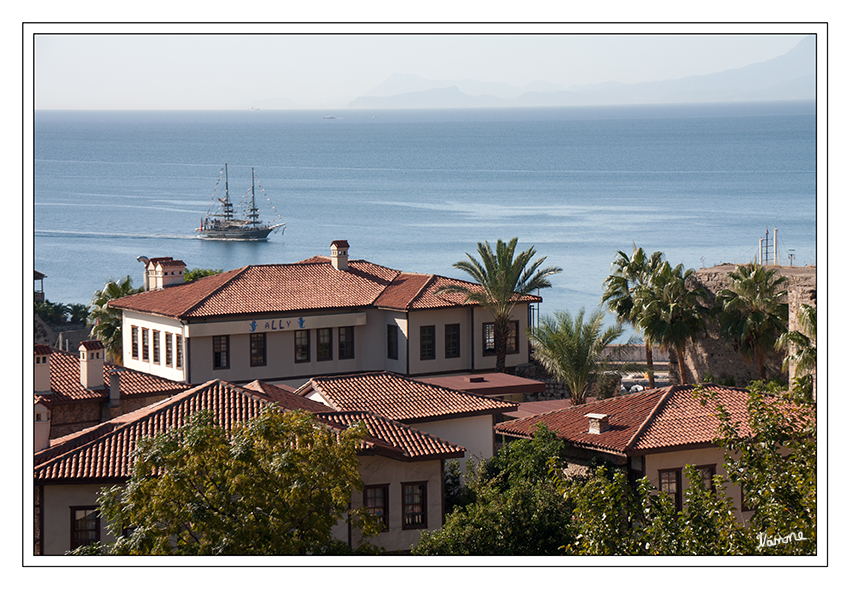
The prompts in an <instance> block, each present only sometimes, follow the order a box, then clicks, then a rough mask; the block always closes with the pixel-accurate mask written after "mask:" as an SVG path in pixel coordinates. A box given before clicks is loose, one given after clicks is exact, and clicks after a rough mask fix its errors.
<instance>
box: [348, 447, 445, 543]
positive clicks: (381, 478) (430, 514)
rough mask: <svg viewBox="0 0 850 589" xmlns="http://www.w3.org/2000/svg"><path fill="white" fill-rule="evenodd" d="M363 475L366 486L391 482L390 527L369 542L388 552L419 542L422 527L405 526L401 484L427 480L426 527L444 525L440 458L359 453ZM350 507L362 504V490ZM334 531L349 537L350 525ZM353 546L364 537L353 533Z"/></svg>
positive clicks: (430, 528)
mask: <svg viewBox="0 0 850 589" xmlns="http://www.w3.org/2000/svg"><path fill="white" fill-rule="evenodd" d="M358 460H359V461H360V476H361V478H362V479H363V484H364V485H367V486H368V485H389V487H388V489H389V510H388V514H389V528H388V530H387V531H386V532H382V533H381V534H379V535H378V536H377V537H372V538H369V539H367V541H368V542H369V543H370V544H372V545H374V546H379V547H381V548H383V549H385V550H388V551H406V550H410V548H411V547H412V546H415V545H416V544H417V543H418V542H419V536H420V534H421V533H422V531H423V530H422V529H413V530H405V529H403V526H402V517H403V512H402V483H417V482H425V483H427V493H428V503H427V522H428V527H427V528H426V529H427V530H436V529H438V528H440V527H441V526H442V525H443V487H442V485H443V482H442V468H441V461H440V460H427V461H421V462H400V461H398V460H392V459H390V458H386V457H383V456H360V457H359V458H358ZM351 506H352V508H354V509H357V508H359V507H362V506H363V493H353V494H352V498H351ZM334 534H335V536H336V537H337V538H339V539H340V540H343V541H347V539H348V526H347V525H345V524H340V525H338V526H337V527H336V528H335V530H334ZM351 540H352V546H355V547H356V546H357V544H358V542H359V541H360V540H361V537H360V535H359V533H358V532H357V531H354V532H352V536H351Z"/></svg>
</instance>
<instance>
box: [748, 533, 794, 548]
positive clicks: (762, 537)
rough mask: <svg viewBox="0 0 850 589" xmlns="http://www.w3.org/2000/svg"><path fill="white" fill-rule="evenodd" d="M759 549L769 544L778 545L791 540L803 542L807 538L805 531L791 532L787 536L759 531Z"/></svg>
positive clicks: (769, 545)
mask: <svg viewBox="0 0 850 589" xmlns="http://www.w3.org/2000/svg"><path fill="white" fill-rule="evenodd" d="M758 539H759V550H761V549H762V548H764V547H765V546H767V547H768V548H770V547H771V546H778V545H779V544H788V543H789V542H792V541H793V542H802V541H803V540H805V539H806V538H805V536H803V532H791V533H790V534H788V535H787V536H780V535H779V534H777V535H775V536H768V535H767V534H766V533H764V532H759V535H758Z"/></svg>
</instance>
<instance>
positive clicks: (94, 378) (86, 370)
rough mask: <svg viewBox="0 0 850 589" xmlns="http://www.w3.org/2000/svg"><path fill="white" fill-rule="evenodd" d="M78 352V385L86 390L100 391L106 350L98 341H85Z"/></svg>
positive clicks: (102, 383)
mask: <svg viewBox="0 0 850 589" xmlns="http://www.w3.org/2000/svg"><path fill="white" fill-rule="evenodd" d="M77 349H78V350H79V351H80V384H81V385H83V387H85V388H87V389H102V388H103V387H104V382H103V356H104V353H105V352H106V350H105V349H104V347H103V344H102V343H100V342H99V341H85V342H83V343H81V344H80V347H79V348H77Z"/></svg>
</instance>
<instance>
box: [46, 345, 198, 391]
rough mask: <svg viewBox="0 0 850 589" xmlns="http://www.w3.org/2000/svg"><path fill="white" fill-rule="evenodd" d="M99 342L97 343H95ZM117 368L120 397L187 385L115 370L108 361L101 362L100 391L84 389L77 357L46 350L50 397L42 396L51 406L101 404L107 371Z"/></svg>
mask: <svg viewBox="0 0 850 589" xmlns="http://www.w3.org/2000/svg"><path fill="white" fill-rule="evenodd" d="M98 343H100V342H98ZM116 368H120V370H121V376H120V381H119V382H120V391H121V398H122V399H123V398H130V399H133V398H138V397H145V396H149V395H162V394H174V393H179V392H180V391H185V390H186V389H188V388H189V386H190V385H188V384H186V383H182V382H175V381H173V380H168V379H167V378H162V377H159V376H153V375H152V374H146V373H144V372H139V371H138V370H131V369H129V368H124V367H119V366H118V365H117V364H112V363H111V362H104V363H103V379H104V380H103V382H104V383H105V386H104V388H100V389H86V388H85V387H83V385H82V384H80V356H79V354H76V353H74V354H72V353H70V352H63V351H61V350H56V349H52V348H51V349H50V390H51V391H52V394H50V395H44V397H45V399H47V400H48V401H49V402H50V403H52V404H64V403H79V402H87V401H105V400H107V399H108V398H109V372H110V371H111V370H114V369H116Z"/></svg>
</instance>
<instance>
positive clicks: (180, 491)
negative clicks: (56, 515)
mask: <svg viewBox="0 0 850 589" xmlns="http://www.w3.org/2000/svg"><path fill="white" fill-rule="evenodd" d="M364 435H365V428H363V426H362V425H358V426H356V427H352V428H349V429H346V430H344V431H342V432H337V431H335V430H331V429H328V428H325V427H319V426H317V424H316V422H315V420H314V419H313V416H312V415H310V414H309V413H306V412H303V411H290V412H282V411H280V410H278V409H277V408H276V407H274V406H271V407H268V408H266V409H264V410H263V411H262V412H261V413H260V414H259V415H258V416H257V417H256V418H254V419H251V420H248V421H246V422H243V423H241V424H239V425H237V426H236V427H235V428H234V429H233V431H232V432H231V433H230V434H228V432H226V431H225V430H224V429H223V428H222V427H221V426H220V425H219V424H218V423H216V422H215V420H214V418H213V416H212V414H211V413H210V412H207V411H203V412H199V413H197V414H195V415H193V416H192V417H191V418H190V420H189V421H188V422H187V424H186V425H184V426H182V427H179V428H175V429H173V430H170V431H168V432H166V433H163V434H160V435H158V436H156V437H155V438H152V439H147V440H142V441H140V442H139V444H138V447H137V452H136V461H135V463H134V466H133V471H132V475H131V478H130V480H129V482H128V483H127V484H126V485H125V486H116V487H112V488H109V489H105V490H104V491H103V492H102V494H101V495H100V497H99V499H98V503H99V506H100V512H101V514H102V516H103V517H105V518H106V519H107V520H108V522H109V529H110V531H111V532H112V533H113V534H114V535H115V536H116V537H118V540H117V541H116V542H115V543H114V544H109V545H96V546H95V547H93V548H84V549H82V550H78V551H77V552H76V553H77V554H92V553H94V554H113V555H196V556H197V555H275V554H279V555H280V554H295V555H298V554H300V555H306V554H336V553H344V552H346V551H347V545H345V544H344V543H342V542H340V541H339V540H337V539H335V538H334V537H333V535H332V528H333V526H334V525H335V524H336V523H337V522H338V521H339V520H340V519H342V518H350V519H349V521H350V522H351V525H352V526H353V527H355V528H359V529H362V530H363V531H364V533H365V534H366V535H372V534H374V533H377V531H378V530H379V526H380V522H379V520H378V519H377V518H375V517H374V516H371V515H368V514H366V512H365V511H363V510H358V511H351V512H350V511H349V502H350V500H351V493H352V491H355V490H362V486H363V483H362V482H361V480H360V474H359V470H358V461H357V451H358V449H359V448H360V444H361V442H362V440H363V437H364ZM124 531H127V532H126V533H125V532H124Z"/></svg>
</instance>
